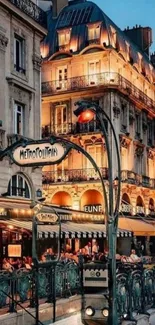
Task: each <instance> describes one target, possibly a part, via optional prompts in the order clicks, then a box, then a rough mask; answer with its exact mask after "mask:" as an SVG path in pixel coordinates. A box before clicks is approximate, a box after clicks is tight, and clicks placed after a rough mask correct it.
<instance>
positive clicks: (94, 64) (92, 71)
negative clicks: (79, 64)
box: [88, 61, 100, 85]
mask: <svg viewBox="0 0 155 325" xmlns="http://www.w3.org/2000/svg"><path fill="white" fill-rule="evenodd" d="M99 72H100V62H99V61H91V62H89V65H88V74H89V83H90V84H91V85H93V84H96V83H97V82H98V80H99V76H98V74H99Z"/></svg>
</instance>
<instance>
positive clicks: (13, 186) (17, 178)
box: [8, 174, 31, 199]
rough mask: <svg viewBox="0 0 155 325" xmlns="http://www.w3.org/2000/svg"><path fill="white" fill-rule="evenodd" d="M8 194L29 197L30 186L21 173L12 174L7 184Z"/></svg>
mask: <svg viewBox="0 0 155 325" xmlns="http://www.w3.org/2000/svg"><path fill="white" fill-rule="evenodd" d="M8 194H9V195H10V196H21V197H25V198H27V199H28V198H30V197H31V195H30V187H29V185H28V182H27V181H26V179H25V178H24V177H23V176H22V175H18V174H17V175H13V176H12V178H11V180H10V182H9V185H8Z"/></svg>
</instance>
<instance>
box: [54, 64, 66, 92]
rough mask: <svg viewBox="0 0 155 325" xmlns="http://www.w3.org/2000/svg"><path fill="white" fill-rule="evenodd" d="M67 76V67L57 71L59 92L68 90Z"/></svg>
mask: <svg viewBox="0 0 155 325" xmlns="http://www.w3.org/2000/svg"><path fill="white" fill-rule="evenodd" d="M67 76H68V72H67V67H66V66H63V67H61V68H58V69H57V80H58V81H57V85H56V86H57V90H59V89H61V90H63V89H64V90H66V89H67Z"/></svg>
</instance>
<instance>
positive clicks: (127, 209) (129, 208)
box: [121, 203, 133, 215]
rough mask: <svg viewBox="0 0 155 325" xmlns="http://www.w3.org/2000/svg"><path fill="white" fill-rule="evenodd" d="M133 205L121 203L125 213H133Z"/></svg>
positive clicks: (122, 210)
mask: <svg viewBox="0 0 155 325" xmlns="http://www.w3.org/2000/svg"><path fill="white" fill-rule="evenodd" d="M132 210H133V207H132V205H130V204H125V203H122V204H121V212H122V214H124V215H131V214H132Z"/></svg>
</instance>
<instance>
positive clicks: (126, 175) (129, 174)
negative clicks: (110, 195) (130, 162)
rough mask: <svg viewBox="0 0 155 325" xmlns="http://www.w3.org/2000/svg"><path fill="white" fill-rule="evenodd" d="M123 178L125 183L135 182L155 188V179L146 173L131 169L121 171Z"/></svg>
mask: <svg viewBox="0 0 155 325" xmlns="http://www.w3.org/2000/svg"><path fill="white" fill-rule="evenodd" d="M121 180H122V182H124V183H128V184H135V185H137V186H143V187H147V188H155V179H153V178H150V177H148V176H145V175H139V174H137V173H135V172H133V171H130V170H122V171H121Z"/></svg>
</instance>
